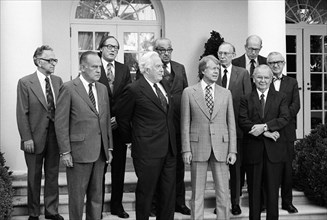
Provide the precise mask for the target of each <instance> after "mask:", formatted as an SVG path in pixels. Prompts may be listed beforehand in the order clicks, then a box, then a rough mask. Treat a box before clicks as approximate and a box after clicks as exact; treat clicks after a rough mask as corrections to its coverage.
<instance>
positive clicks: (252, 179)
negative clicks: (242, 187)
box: [246, 152, 282, 220]
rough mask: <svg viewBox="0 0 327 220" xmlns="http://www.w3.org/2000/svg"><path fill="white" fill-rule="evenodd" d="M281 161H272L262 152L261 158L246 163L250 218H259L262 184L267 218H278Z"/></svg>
mask: <svg viewBox="0 0 327 220" xmlns="http://www.w3.org/2000/svg"><path fill="white" fill-rule="evenodd" d="M281 168H282V163H272V162H270V161H269V159H268V157H267V153H266V152H264V155H263V160H262V161H261V162H259V163H256V164H247V165H246V174H247V183H248V192H249V207H250V214H249V215H250V216H249V219H250V220H260V219H261V217H260V216H261V210H260V209H261V202H260V201H261V197H262V190H260V189H261V187H262V184H264V186H265V187H264V189H265V192H266V195H267V204H266V206H267V217H266V219H267V220H277V219H278V215H279V214H278V197H279V194H278V193H279V184H280V176H281Z"/></svg>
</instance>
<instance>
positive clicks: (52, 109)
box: [45, 77, 55, 119]
mask: <svg viewBox="0 0 327 220" xmlns="http://www.w3.org/2000/svg"><path fill="white" fill-rule="evenodd" d="M45 93H46V96H47V104H48V111H49V112H50V114H51V119H54V115H55V105H54V99H53V93H52V89H51V86H50V81H49V77H46V78H45Z"/></svg>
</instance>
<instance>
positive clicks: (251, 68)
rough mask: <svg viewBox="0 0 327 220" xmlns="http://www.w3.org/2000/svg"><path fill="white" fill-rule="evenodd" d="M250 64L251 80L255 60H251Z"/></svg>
mask: <svg viewBox="0 0 327 220" xmlns="http://www.w3.org/2000/svg"><path fill="white" fill-rule="evenodd" d="M250 63H251V66H250V76H251V78H252V75H253V71H254V68H255V66H254V64H255V60H253V59H252V60H251V61H250Z"/></svg>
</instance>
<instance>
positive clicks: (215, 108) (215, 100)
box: [211, 85, 222, 118]
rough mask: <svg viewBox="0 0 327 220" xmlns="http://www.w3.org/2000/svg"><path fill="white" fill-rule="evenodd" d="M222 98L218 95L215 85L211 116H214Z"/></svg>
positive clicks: (217, 88)
mask: <svg viewBox="0 0 327 220" xmlns="http://www.w3.org/2000/svg"><path fill="white" fill-rule="evenodd" d="M221 102H222V98H221V97H219V87H218V86H217V85H215V98H214V105H213V111H212V115H211V118H214V117H216V115H217V114H218V112H219V109H220V106H221Z"/></svg>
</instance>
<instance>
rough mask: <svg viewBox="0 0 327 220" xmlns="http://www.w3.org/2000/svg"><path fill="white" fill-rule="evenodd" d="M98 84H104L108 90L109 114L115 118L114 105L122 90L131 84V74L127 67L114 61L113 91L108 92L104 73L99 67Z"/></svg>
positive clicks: (115, 107)
mask: <svg viewBox="0 0 327 220" xmlns="http://www.w3.org/2000/svg"><path fill="white" fill-rule="evenodd" d="M98 82H100V83H102V84H104V85H105V86H106V87H107V89H108V96H109V100H110V107H111V108H110V113H111V117H113V116H116V112H117V106H116V103H117V101H118V100H119V99H120V97H121V95H122V93H123V89H124V88H125V86H126V85H127V84H129V83H131V82H132V80H131V74H130V71H129V68H128V66H127V65H125V64H122V63H119V62H117V61H115V80H114V91H113V93H112V92H111V90H110V87H109V83H108V79H107V76H106V71H105V69H104V67H103V66H102V67H101V77H100V79H99V81H98Z"/></svg>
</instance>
